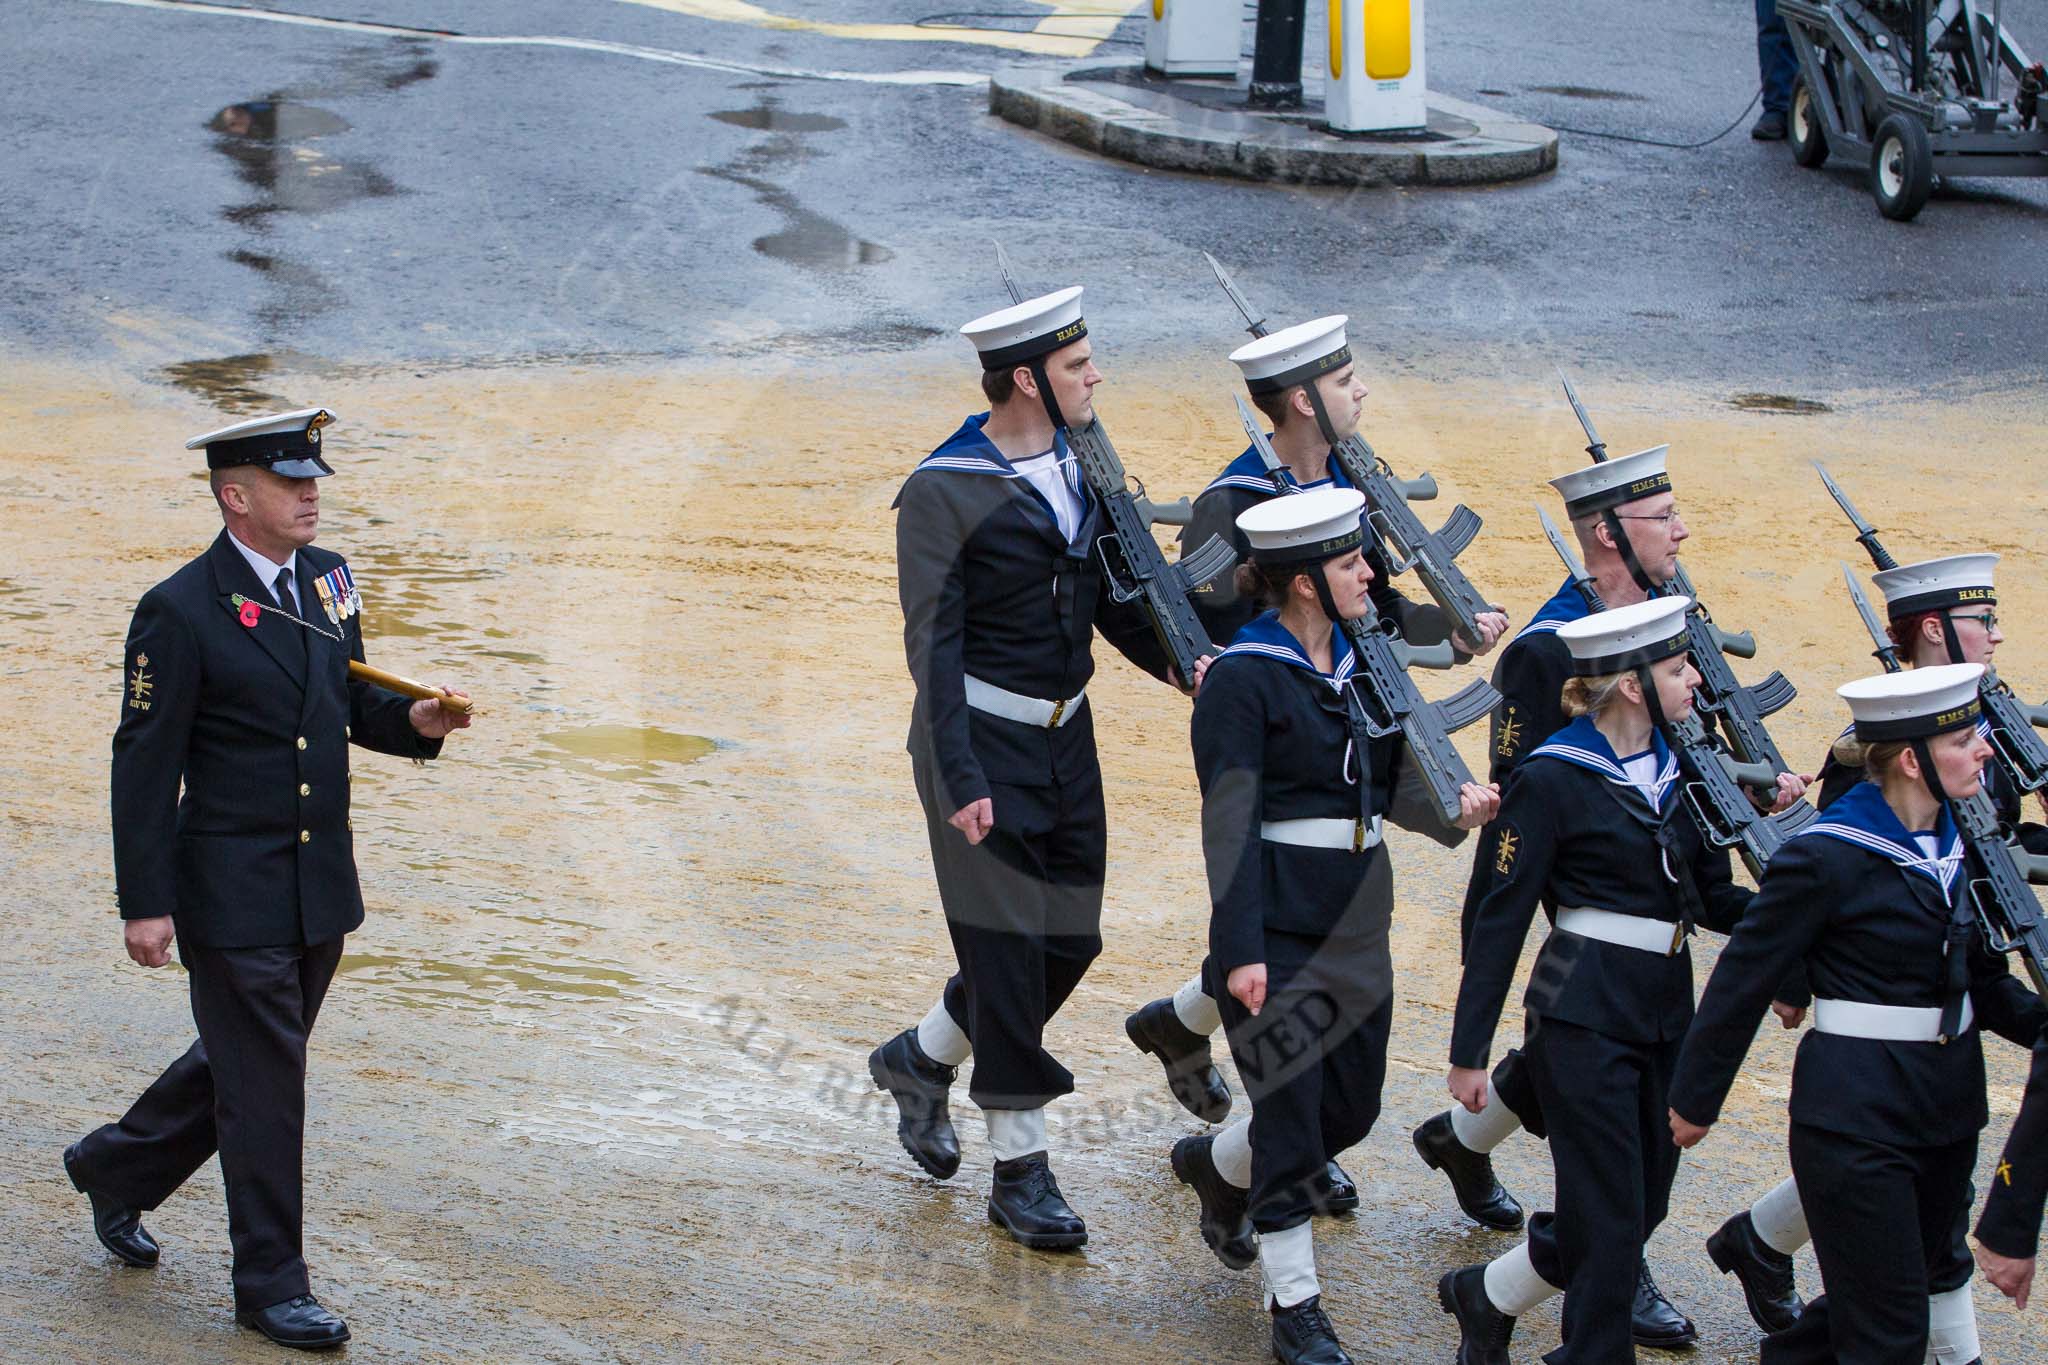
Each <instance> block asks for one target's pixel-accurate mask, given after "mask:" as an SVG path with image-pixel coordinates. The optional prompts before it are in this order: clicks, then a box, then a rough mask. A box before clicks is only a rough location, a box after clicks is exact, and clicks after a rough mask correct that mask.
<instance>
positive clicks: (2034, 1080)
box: [1977, 1031, 2048, 1259]
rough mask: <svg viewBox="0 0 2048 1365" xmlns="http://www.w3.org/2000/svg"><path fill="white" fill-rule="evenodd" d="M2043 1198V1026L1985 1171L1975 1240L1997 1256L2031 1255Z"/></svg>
mask: <svg viewBox="0 0 2048 1365" xmlns="http://www.w3.org/2000/svg"><path fill="white" fill-rule="evenodd" d="M2044 1202H2048V1031H2044V1032H2043V1033H2042V1034H2041V1036H2040V1037H2039V1038H2037V1039H2036V1040H2035V1042H2034V1064H2033V1067H2032V1068H2031V1069H2030V1070H2029V1071H2028V1073H2027V1093H2026V1096H2025V1097H2024V1098H2023V1099H2022V1100H2021V1101H2020V1113H2019V1117H2018V1118H2016V1119H2014V1120H2013V1124H2012V1133H2011V1135H2010V1136H2008V1137H2007V1138H2006V1140H2005V1151H2004V1152H2003V1153H2002V1154H2000V1156H1999V1158H1998V1165H1997V1166H1996V1167H1995V1168H1994V1169H1993V1171H1992V1174H1991V1194H1990V1196H1989V1197H1988V1198H1986V1199H1985V1201H1984V1215H1983V1217H1981V1218H1979V1219H1978V1220H1977V1240H1978V1241H1980V1242H1982V1243H1983V1244H1984V1245H1985V1246H1987V1247H1990V1248H1991V1249H1992V1250H1993V1251H1995V1252H1997V1253H1998V1254H1999V1255H2001V1256H2014V1257H2019V1258H2021V1259H2025V1258H2026V1257H2029V1256H2032V1255H2033V1254H2034V1253H2035V1251H2036V1250H2037V1248H2038V1243H2039V1241H2040V1237H2041V1206H2042V1204H2043V1203H2044Z"/></svg>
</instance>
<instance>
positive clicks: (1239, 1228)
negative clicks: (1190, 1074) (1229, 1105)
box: [1173, 1133, 1259, 1270]
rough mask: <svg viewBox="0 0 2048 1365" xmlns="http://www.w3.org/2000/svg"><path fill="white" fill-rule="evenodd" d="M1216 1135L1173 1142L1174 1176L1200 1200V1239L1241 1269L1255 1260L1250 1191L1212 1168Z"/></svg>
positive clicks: (1186, 1138) (1230, 1264) (1220, 1258)
mask: <svg viewBox="0 0 2048 1365" xmlns="http://www.w3.org/2000/svg"><path fill="white" fill-rule="evenodd" d="M1215 1145H1216V1136H1215V1134H1213V1133H1204V1134H1203V1135H1201V1136H1200V1137H1184V1138H1182V1139H1181V1140H1180V1141H1179V1142H1176V1143H1174V1144H1173V1174H1174V1178H1175V1179H1176V1180H1178V1181H1180V1183H1181V1184H1183V1185H1186V1186H1187V1187H1188V1188H1189V1189H1191V1190H1193V1191H1194V1192H1195V1198H1197V1199H1199V1200H1201V1201H1202V1240H1203V1241H1204V1242H1206V1243H1208V1245H1209V1250H1211V1251H1213V1252H1215V1253H1216V1259H1217V1260H1219V1261H1221V1262H1223V1264H1225V1265H1227V1266H1229V1267H1230V1268H1231V1269H1232V1270H1243V1269H1245V1268H1246V1267H1247V1266H1249V1265H1251V1264H1252V1263H1253V1262H1255V1261H1257V1260H1258V1259H1259V1248H1258V1246H1257V1244H1256V1243H1254V1242H1253V1241H1252V1217H1251V1191H1250V1190H1241V1189H1239V1188H1238V1187H1237V1186H1235V1185H1233V1184H1231V1183H1230V1182H1229V1181H1228V1180H1225V1179H1224V1178H1223V1175H1222V1173H1221V1172H1219V1171H1218V1170H1217V1169H1216V1158H1215V1153H1214V1150H1213V1149H1214V1147H1215Z"/></svg>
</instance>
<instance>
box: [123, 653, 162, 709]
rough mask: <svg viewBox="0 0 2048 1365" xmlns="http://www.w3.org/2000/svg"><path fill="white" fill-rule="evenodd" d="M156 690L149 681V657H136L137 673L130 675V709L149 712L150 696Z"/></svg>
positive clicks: (144, 655)
mask: <svg viewBox="0 0 2048 1365" xmlns="http://www.w3.org/2000/svg"><path fill="white" fill-rule="evenodd" d="M155 690H156V684H155V683H153V682H151V681H150V680H149V656H148V655H147V654H138V655H136V656H135V671H134V672H132V673H130V674H129V675H128V708H129V709H130V710H131V711H147V710H148V709H149V694H150V693H151V692H154V691H155Z"/></svg>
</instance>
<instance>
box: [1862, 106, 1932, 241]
mask: <svg viewBox="0 0 2048 1365" xmlns="http://www.w3.org/2000/svg"><path fill="white" fill-rule="evenodd" d="M1870 193H1871V195H1872V196H1873V197H1874V198H1875V199H1876V200H1877V211H1878V212H1879V213H1882V214H1883V215H1884V216H1885V217H1887V218H1889V219H1891V220H1892V221H1893V222H1898V223H1903V222H1905V221H1906V220H1907V219H1909V218H1911V217H1912V216H1913V215H1914V214H1916V213H1918V212H1920V210H1921V209H1922V208H1924V207H1925V206H1926V204H1927V196H1928V195H1930V194H1932V193H1934V144H1933V142H1931V141H1930V140H1929V139H1928V136H1927V128H1926V125H1924V124H1922V123H1921V122H1919V121H1918V120H1917V119H1911V118H1908V117H1906V116H1905V115H1904V114H1889V115H1887V116H1886V117H1885V120H1884V122H1882V123H1880V124H1878V125H1877V137H1876V139H1875V140H1874V141H1873V142H1872V144H1871V148H1870Z"/></svg>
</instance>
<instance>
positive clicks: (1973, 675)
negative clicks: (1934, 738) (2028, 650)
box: [1835, 664, 1984, 744]
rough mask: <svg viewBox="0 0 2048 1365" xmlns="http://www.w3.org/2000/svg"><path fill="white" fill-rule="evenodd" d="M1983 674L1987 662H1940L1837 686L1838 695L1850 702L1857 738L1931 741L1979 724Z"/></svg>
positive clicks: (1882, 740)
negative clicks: (1978, 697) (1979, 697)
mask: <svg viewBox="0 0 2048 1365" xmlns="http://www.w3.org/2000/svg"><path fill="white" fill-rule="evenodd" d="M1983 676H1984V665H1982V664H1935V665H1933V666H1931V667H1928V668H1912V669H1907V670H1905V671H1904V672H1901V673H1880V674H1878V675H1877V676H1876V677H1874V678H1858V679H1857V680H1856V681H1855V682H1852V683H1843V684H1842V685H1841V686H1840V687H1838V688H1836V689H1835V695H1836V696H1838V697H1840V698H1841V699H1842V700H1843V701H1845V702H1848V703H1849V713H1850V714H1851V715H1853V716H1854V717H1856V738H1858V739H1860V740H1862V741H1863V742H1864V743H1865V744H1881V743H1884V742H1885V741H1886V740H1896V739H1926V738H1928V737H1929V736H1931V735H1939V734H1943V733H1945V732H1947V731H1950V730H1960V729H1962V728H1963V727H1964V726H1966V725H1975V724H1976V723H1977V714H1978V712H1980V711H1981V710H1982V709H1983V707H1982V706H1981V705H1980V704H1979V703H1978V701H1977V687H1978V683H1979V680H1980V679H1982V678H1983Z"/></svg>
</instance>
